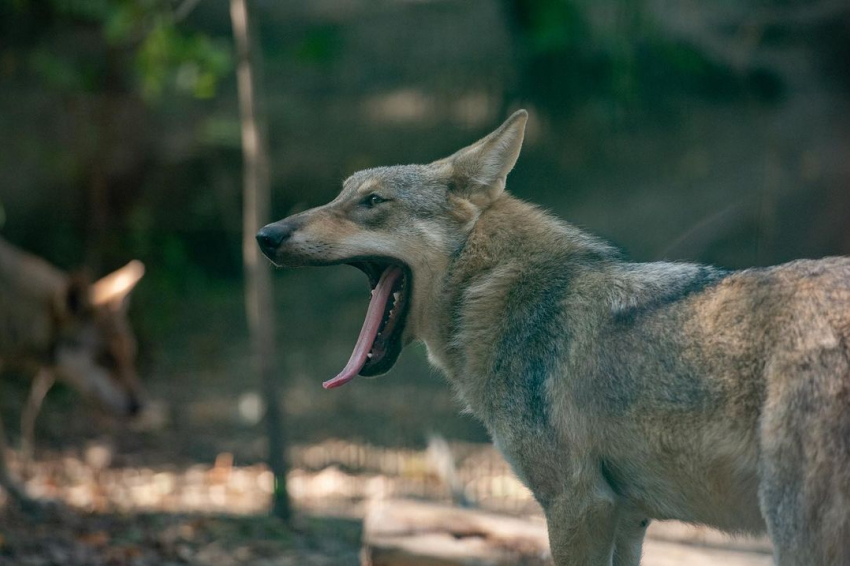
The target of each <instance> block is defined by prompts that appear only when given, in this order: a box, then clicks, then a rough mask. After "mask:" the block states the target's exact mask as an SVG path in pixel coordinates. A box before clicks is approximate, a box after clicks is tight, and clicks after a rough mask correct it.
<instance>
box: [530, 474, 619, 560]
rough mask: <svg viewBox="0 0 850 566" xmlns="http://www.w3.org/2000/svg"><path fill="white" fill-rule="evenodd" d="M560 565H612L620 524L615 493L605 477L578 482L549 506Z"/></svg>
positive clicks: (554, 551)
mask: <svg viewBox="0 0 850 566" xmlns="http://www.w3.org/2000/svg"><path fill="white" fill-rule="evenodd" d="M546 522H547V524H548V527H549V545H550V546H551V548H552V557H553V558H554V559H555V564H556V566H609V565H610V564H611V559H612V556H613V552H614V533H615V531H616V528H617V503H616V501H615V496H614V494H613V493H611V492H610V489H609V488H608V487H607V485H604V482H603V481H602V480H601V478H600V481H599V482H598V483H597V484H595V485H593V484H591V485H582V486H576V487H575V489H572V490H570V491H568V492H565V493H562V494H561V495H560V496H559V497H558V498H557V499H556V500H555V501H553V502H552V503H550V504H548V505H547V506H546Z"/></svg>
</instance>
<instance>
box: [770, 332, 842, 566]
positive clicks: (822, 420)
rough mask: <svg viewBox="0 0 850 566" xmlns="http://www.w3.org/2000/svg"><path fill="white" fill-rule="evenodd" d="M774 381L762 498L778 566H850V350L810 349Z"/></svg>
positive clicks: (773, 372) (772, 376) (783, 368)
mask: <svg viewBox="0 0 850 566" xmlns="http://www.w3.org/2000/svg"><path fill="white" fill-rule="evenodd" d="M768 383H769V385H768V398H767V403H766V407H765V410H764V417H763V420H762V426H761V441H762V466H761V485H760V490H759V496H760V501H761V508H762V514H763V515H764V518H765V521H766V523H767V527H768V531H769V533H770V537H771V539H772V540H773V546H774V549H775V550H774V553H775V557H776V563H777V564H778V565H779V566H789V565H799V564H806V565H812V566H827V565H830V566H831V565H835V564H850V513H848V509H850V406H848V403H850V361H848V356H847V352H845V351H843V350H842V349H841V347H840V346H839V347H836V348H828V349H827V348H824V349H819V350H817V351H812V352H805V353H804V354H803V355H800V356H799V358H797V359H794V360H793V363H784V364H782V366H781V368H779V367H774V369H772V370H771V372H770V375H769V376H768Z"/></svg>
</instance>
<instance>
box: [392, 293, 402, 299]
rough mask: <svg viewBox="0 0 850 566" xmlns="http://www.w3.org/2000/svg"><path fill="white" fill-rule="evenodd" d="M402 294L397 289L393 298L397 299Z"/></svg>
mask: <svg viewBox="0 0 850 566" xmlns="http://www.w3.org/2000/svg"><path fill="white" fill-rule="evenodd" d="M400 296H401V293H400V292H398V291H396V292H395V293H393V300H396V301H397V300H398V298H399V297H400Z"/></svg>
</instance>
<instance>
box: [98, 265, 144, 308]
mask: <svg viewBox="0 0 850 566" xmlns="http://www.w3.org/2000/svg"><path fill="white" fill-rule="evenodd" d="M144 274H145V266H144V264H143V263H142V262H141V261H138V260H135V259H134V260H133V261H131V262H130V263H128V264H127V265H125V266H124V267H122V268H121V269H118V270H116V271H113V272H112V273H110V274H109V275H107V276H105V277H103V278H101V279H98V280H97V281H95V282H94V284H93V285H92V286H91V302H92V304H93V305H95V306H103V305H109V306H111V307H113V308H115V309H116V310H117V309H119V308H122V307H124V306H125V305H126V298H127V296H128V295H129V294H130V291H132V290H133V287H135V286H136V283H138V282H139V280H140V279H141V278H142V276H143V275H144Z"/></svg>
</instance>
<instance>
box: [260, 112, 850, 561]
mask: <svg viewBox="0 0 850 566" xmlns="http://www.w3.org/2000/svg"><path fill="white" fill-rule="evenodd" d="M526 120H527V114H526V112H524V111H519V112H517V113H515V114H514V115H513V116H511V117H510V118H509V119H508V120H507V121H506V122H505V123H504V124H503V125H502V126H501V127H500V128H498V129H497V130H496V131H494V132H493V133H491V134H490V135H488V136H487V137H485V138H483V139H482V140H480V141H478V142H477V143H475V144H473V145H471V146H469V147H467V148H464V149H461V150H460V151H458V152H457V153H455V154H454V155H452V156H450V157H448V158H445V159H441V160H439V161H435V162H433V163H430V164H428V165H404V166H396V167H382V168H376V169H369V170H366V171H361V172H359V173H355V174H354V175H353V176H351V177H350V178H349V179H348V180H347V181H345V183H344V186H343V189H342V192H341V193H340V195H339V196H338V197H337V198H336V199H335V200H333V201H332V202H331V203H329V204H327V205H324V206H320V207H318V208H314V209H312V210H308V211H306V212H303V213H300V214H297V215H294V216H291V217H289V218H286V219H284V220H281V221H279V222H275V223H273V224H269V225H268V226H266V227H264V228H263V229H262V230H260V232H259V233H258V234H257V239H258V242H259V244H260V246H261V248H262V250H263V252H264V253H265V254H266V255H267V256H268V257H269V258H270V259H271V260H272V261H273V262H274V263H276V264H278V265H281V266H304V265H331V264H350V265H353V266H355V267H358V268H359V269H361V270H362V271H364V272H365V273H366V275H367V276H368V277H369V280H370V283H371V285H372V288H373V291H372V299H371V302H370V304H369V307H368V312H367V314H366V320H365V322H364V324H363V329H362V331H361V333H360V336H359V338H358V339H357V343H356V345H355V347H354V352H353V353H352V355H351V358H350V359H349V361H348V364H347V365H346V366H345V369H343V370H342V372H341V373H340V374H339V375H337V376H336V377H334V378H333V379H331V380H329V381H327V382H325V387H327V388H331V387H337V386H340V385H343V384H345V383H347V382H349V381H351V380H352V379H354V378H355V376H357V375H358V374H359V375H377V374H381V373H384V372H386V371H387V370H389V369H390V368H391V367H392V365H393V363H394V362H395V361H396V358H397V357H398V355H399V353H400V352H401V349H402V348H403V347H404V346H405V345H407V344H408V343H410V342H411V341H413V340H421V341H423V342H424V343H425V344H426V346H427V349H428V354H429V359H430V360H431V362H432V363H433V364H434V365H435V366H437V367H439V368H440V369H442V370H443V371H444V372H445V374H446V375H447V376H448V379H449V381H450V382H451V383H452V385H453V386H454V387H455V389H456V390H457V392H458V393H459V396H460V397H461V398H462V400H463V401H464V402H465V403H466V404H467V405H468V406H469V407H470V409H471V410H472V412H473V413H474V414H475V415H477V416H478V417H479V418H480V419H481V420H482V421H483V422H484V424H485V425H486V426H487V428H488V429H489V431H490V433H491V435H492V437H493V440H494V442H495V444H496V446H497V447H498V448H499V449H500V450H501V451H502V453H503V454H504V455H505V457H506V458H507V459H508V460H509V461H510V462H511V464H512V466H513V468H514V470H515V471H516V473H517V475H518V476H519V477H520V478H521V479H522V480H523V481H524V482H525V483H526V484H527V485H528V487H529V488H530V489H531V490H532V492H533V493H534V495H535V497H536V498H537V500H538V501H539V502H540V504H541V505H542V506H543V509H544V510H545V512H546V517H547V520H548V525H549V534H550V542H551V546H552V553H553V556H554V559H555V562H556V564H558V565H562V566H563V565H567V564H570V565H580V566H588V565H590V566H595V565H608V564H615V565H636V564H638V563H639V561H640V554H641V544H642V540H643V537H644V533H645V530H646V527H647V525H648V524H649V521H650V520H652V519H660V520H665V519H678V520H682V521H688V522H691V523H701V524H706V525H711V526H714V527H717V528H720V529H723V530H725V531H729V532H736V533H756V532H760V531H763V530H764V529H765V528H766V529H767V531H768V532H769V534H770V536H771V537H772V539H773V542H774V547H775V558H776V561H777V563H778V564H780V565H791V564H794V565H802V564H807V565H809V564H811V565H842V564H845V565H846V564H850V410H848V409H850V343H848V341H850V259H848V258H829V259H823V260H818V261H795V262H792V263H789V264H785V265H781V266H777V267H772V268H767V269H749V270H745V271H738V272H727V271H722V270H719V269H715V268H712V267H707V266H702V265H694V264H688V263H666V262H663V263H646V264H640V263H629V262H627V261H624V260H623V259H622V258H621V257H620V255H619V254H618V253H617V251H616V250H614V249H613V248H611V247H610V246H609V245H607V244H605V243H604V242H602V241H600V240H598V239H596V238H595V237H593V236H590V235H588V234H586V233H584V232H582V231H580V230H579V229H577V228H575V227H574V226H572V225H570V224H567V223H565V222H562V221H560V220H558V219H556V218H553V217H552V216H551V215H549V214H547V213H546V212H543V211H541V210H540V209H538V208H536V207H534V206H532V205H530V204H527V203H525V202H522V201H520V200H518V199H516V198H514V197H512V196H511V195H510V194H508V193H507V192H506V191H505V179H506V177H507V175H508V173H509V172H510V171H511V169H512V168H513V166H514V164H515V162H516V160H517V157H518V156H519V152H520V147H521V145H522V140H523V135H524V131H525V124H526Z"/></svg>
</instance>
